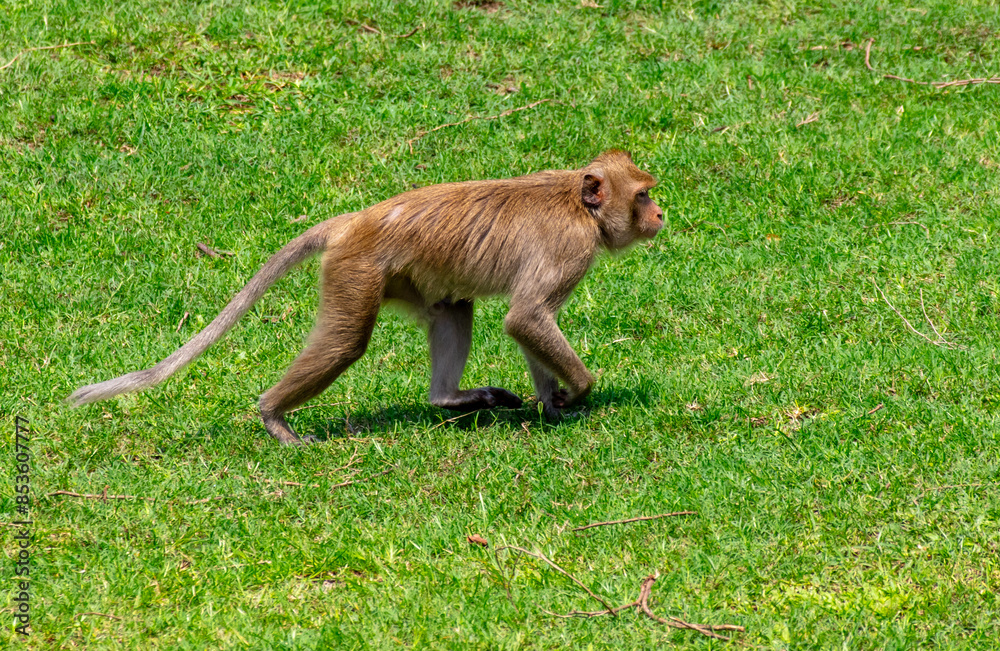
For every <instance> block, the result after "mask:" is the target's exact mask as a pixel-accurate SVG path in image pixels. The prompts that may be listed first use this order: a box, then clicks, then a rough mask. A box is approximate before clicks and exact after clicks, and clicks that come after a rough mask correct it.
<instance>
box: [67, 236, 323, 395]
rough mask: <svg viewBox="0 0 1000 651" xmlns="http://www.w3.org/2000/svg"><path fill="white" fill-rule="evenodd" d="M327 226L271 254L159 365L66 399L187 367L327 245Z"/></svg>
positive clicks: (133, 386) (146, 382)
mask: <svg viewBox="0 0 1000 651" xmlns="http://www.w3.org/2000/svg"><path fill="white" fill-rule="evenodd" d="M328 227H329V226H328V223H327V222H324V223H322V224H317V225H316V226H313V227H312V228H310V229H309V230H307V231H306V232H305V233H303V234H302V235H300V236H298V237H296V238H295V239H294V240H292V241H291V242H289V243H288V244H286V245H285V246H284V247H282V248H281V250H279V251H278V252H277V253H275V254H274V255H273V256H271V259H270V260H268V261H267V262H266V263H264V266H263V267H261V269H260V271H258V272H257V273H256V274H255V275H254V277H253V278H251V279H250V282H248V283H247V284H246V286H245V287H244V288H243V289H241V290H240V291H239V293H238V294H236V296H234V297H233V300H231V301H230V302H229V305H227V306H226V307H224V308H223V309H222V311H221V312H219V315H218V316H217V317H215V318H214V319H213V320H212V322H211V323H209V324H208V326H207V327H206V328H205V329H204V330H202V331H201V332H199V333H198V334H196V335H195V336H194V337H192V338H191V339H190V340H189V341H188V342H187V343H186V344H184V345H183V346H181V347H180V348H178V349H177V350H175V351H174V352H173V353H172V354H171V355H169V356H168V357H167V358H166V359H164V360H163V361H161V362H160V363H159V364H157V365H156V366H154V367H152V368H148V369H144V370H142V371H133V372H132V373H126V374H125V375H122V376H119V377H116V378H114V379H113V380H107V381H106V382H98V383H97V384H88V385H87V386H85V387H80V388H79V389H77V390H76V391H74V392H73V393H72V395H70V396H69V397H68V398H66V402H68V403H70V404H71V405H72V406H74V407H79V406H80V405H85V404H87V403H89V402H97V401H99V400H107V399H108V398H111V397H113V396H117V395H118V394H120V393H127V392H129V391H139V390H140V389H145V388H146V387H151V386H153V385H155V384H159V383H160V382H163V381H164V380H166V379H167V378H168V377H170V376H171V375H173V374H174V373H176V372H177V371H179V370H181V369H182V368H184V367H185V366H187V365H188V364H189V363H190V362H191V361H192V360H193V359H194V358H196V357H198V355H201V354H202V353H203V352H205V350H206V349H207V348H208V347H209V346H211V345H212V344H214V343H215V342H216V341H218V340H219V339H221V338H222V336H223V335H224V334H226V332H228V331H229V329H230V328H232V327H233V325H234V324H235V323H236V322H237V321H239V320H240V317H242V316H243V315H244V314H246V313H247V312H248V311H249V310H250V308H251V307H253V305H254V303H256V302H257V301H258V300H259V299H260V297H261V296H263V295H264V292H266V291H267V289H268V288H269V287H270V286H271V285H273V284H274V283H275V281H277V280H278V279H279V278H281V277H282V276H284V275H285V273H287V272H288V270H289V269H291V268H292V267H294V266H295V265H297V264H299V263H300V262H302V261H303V260H305V259H306V258H309V257H310V256H312V255H314V254H315V253H317V252H318V251H320V250H322V249H323V248H324V247H325V245H326V233H327V230H328Z"/></svg>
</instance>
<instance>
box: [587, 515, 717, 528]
mask: <svg viewBox="0 0 1000 651" xmlns="http://www.w3.org/2000/svg"><path fill="white" fill-rule="evenodd" d="M697 513H698V512H697V511H674V512H673V513H661V514H659V515H644V516H642V517H639V518H628V519H627V520H610V521H608V522H594V523H592V524H585V525H583V526H582V527H576V528H575V529H572V530H571V531H583V530H584V529H592V528H593V527H606V526H609V525H612V524H628V523H630V522H646V521H648V520H659V519H660V518H672V517H674V516H678V515H697Z"/></svg>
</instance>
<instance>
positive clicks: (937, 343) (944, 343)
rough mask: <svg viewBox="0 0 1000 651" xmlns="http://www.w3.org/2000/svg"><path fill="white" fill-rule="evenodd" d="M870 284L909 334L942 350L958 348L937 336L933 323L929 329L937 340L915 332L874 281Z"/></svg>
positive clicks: (917, 331)
mask: <svg viewBox="0 0 1000 651" xmlns="http://www.w3.org/2000/svg"><path fill="white" fill-rule="evenodd" d="M872 284H874V285H875V289H876V290H877V291H878V293H879V294H881V295H882V300H884V301H885V304H886V305H888V306H889V307H890V308H891V309H892V311H893V312H895V313H896V316H898V317H899V318H900V319H902V320H903V323H905V324H906V327H907V328H908V329H909V330H910V332H912V333H913V334H915V335H917V336H918V337H920V338H922V339H924V340H926V341H927V342H928V343H930V344H933V345H935V346H940V347H943V348H958V344H955V343H953V342H950V341H946V340H945V339H944V338H942V337H941V336H940V334H938V332H937V328H935V327H934V324H933V323H932V324H931V328H932V329H933V330H934V332H935V334H938V338H937V339H931V338H930V337H928V336H927V335H925V334H924V333H922V332H920V331H919V330H917V329H916V328H914V327H913V324H912V323H910V322H909V321H908V320H907V318H906V317H905V316H903V314H902V312H900V311H899V310H897V309H896V306H895V305H893V304H892V303H890V302H889V299H888V298H887V297H886V295H885V293H884V292H883V291H882V289H881V288H880V287H879V286H878V285H877V284H875V281H874V280H873V281H872ZM922 302H923V296H922V295H921V303H922ZM924 316H927V313H926V312H924ZM928 321H930V319H928Z"/></svg>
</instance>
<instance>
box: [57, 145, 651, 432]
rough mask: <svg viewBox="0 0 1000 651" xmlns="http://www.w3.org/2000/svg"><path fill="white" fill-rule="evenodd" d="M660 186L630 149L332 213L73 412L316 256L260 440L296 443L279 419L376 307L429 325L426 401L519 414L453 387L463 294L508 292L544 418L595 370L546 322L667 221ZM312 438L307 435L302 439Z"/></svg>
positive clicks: (315, 389)
mask: <svg viewBox="0 0 1000 651" xmlns="http://www.w3.org/2000/svg"><path fill="white" fill-rule="evenodd" d="M655 184H656V180H655V179H654V178H653V177H652V176H650V175H649V174H647V173H646V172H644V171H642V170H640V169H639V168H638V167H636V166H635V164H634V163H633V162H632V158H631V156H629V154H628V153H626V152H623V151H619V150H611V151H607V152H605V153H603V154H601V155H600V156H598V157H597V158H596V159H594V161H593V162H591V163H590V164H589V165H587V166H586V167H584V168H582V169H578V170H555V171H546V172H538V173H536V174H531V175H528V176H521V177H518V178H513V179H505V180H495V181H468V182H464V183H445V184H442V185H434V186H429V187H423V188H418V189H415V190H410V191H409V192H404V193H403V194H400V195H398V196H395V197H392V198H391V199H387V200H385V201H383V202H382V203H379V204H376V205H374V206H372V207H371V208H367V209H365V210H362V211H360V212H356V213H349V214H345V215H340V216H338V217H333V218H331V219H329V220H327V221H325V222H323V223H321V224H318V225H316V226H314V227H312V228H310V229H309V230H307V231H306V232H305V233H303V234H302V235H301V236H299V237H297V238H295V239H294V240H292V241H291V242H290V243H288V244H287V245H286V246H285V247H284V248H282V249H281V250H280V251H278V252H277V253H276V254H275V255H274V256H273V257H272V258H271V259H270V260H268V261H267V263H266V264H265V265H264V266H263V267H262V268H261V270H260V271H259V272H258V273H257V274H256V275H255V276H254V277H253V278H252V279H251V280H250V282H249V283H248V284H247V285H246V287H244V288H243V289H242V290H241V291H240V292H239V293H238V294H236V296H235V297H234V298H233V300H232V301H231V302H230V303H229V305H227V306H226V307H225V308H224V309H223V310H222V312H221V313H219V315H218V316H217V317H216V318H215V319H214V320H213V321H212V323H210V324H209V325H208V327H206V328H205V329H204V330H202V331H201V332H200V333H198V334H197V335H195V336H194V337H193V338H192V339H191V340H190V341H188V342H187V343H186V344H184V345H183V346H181V347H180V348H178V349H177V350H176V351H175V352H174V353H173V354H171V355H170V356H169V357H167V358H166V359H164V360H163V361H161V362H160V363H158V364H156V365H155V366H153V367H152V368H150V369H146V370H142V371H135V372H133V373H128V374H126V375H122V376H121V377H118V378H115V379H113V380H108V381H106V382H101V383H99V384H91V385H89V386H85V387H82V388H80V389H77V390H76V391H75V392H74V393H73V394H72V395H71V396H69V398H67V400H68V401H69V402H70V403H72V404H73V405H82V404H86V403H89V402H95V401H98V400H106V399H107V398H110V397H112V396H116V395H118V394H120V393H125V392H127V391H137V390H139V389H143V388H145V387H148V386H152V385H154V384H158V383H160V382H162V381H163V380H165V379H167V378H168V377H170V376H171V375H173V374H174V373H176V372H177V371H178V370H180V369H181V368H183V367H184V366H185V365H186V364H188V363H189V362H191V360H193V359H194V358H195V357H197V356H198V355H200V354H201V353H202V352H204V351H205V349H207V348H208V347H209V346H210V345H212V344H213V343H214V342H215V341H217V340H218V339H219V338H221V337H222V336H223V335H224V334H225V333H226V332H227V331H228V330H229V328H231V327H232V326H233V324H235V323H236V321H237V320H239V318H240V317H242V316H243V315H244V314H246V312H247V311H248V310H249V309H250V308H251V306H253V304H254V303H255V302H256V301H257V300H258V299H259V298H260V297H261V295H263V293H264V292H265V291H266V290H267V288H268V287H270V286H271V285H272V284H273V283H274V282H275V281H276V280H277V279H278V278H280V277H281V276H282V275H284V274H285V272H287V271H288V270H289V269H291V268H292V267H294V266H295V265H296V264H298V263H299V262H301V261H302V260H304V259H306V258H307V257H309V256H311V255H313V254H314V253H317V252H319V251H323V252H324V253H323V260H322V270H321V272H320V276H321V278H320V280H321V287H320V304H319V315H318V317H317V320H316V326H315V328H314V329H313V332H312V335H311V336H310V339H309V342H308V344H307V345H306V347H305V350H303V351H302V353H301V354H300V355H299V356H298V357H297V358H296V359H295V361H294V362H293V363H292V365H291V367H290V368H289V369H288V371H286V373H285V376H284V377H283V378H282V379H281V381H279V382H278V383H277V384H275V385H274V386H273V387H271V388H270V389H269V390H268V391H267V392H266V393H265V394H264V395H263V396H261V398H260V414H261V418H262V420H263V422H264V427H265V428H267V431H268V433H269V434H270V435H271V436H273V437H274V438H276V439H277V440H278V441H280V442H281V443H282V444H286V445H287V444H299V443H302V442H303V440H302V439H300V438H299V437H298V435H296V434H295V432H294V431H292V429H291V427H289V425H288V423H287V422H285V414H286V413H287V412H288V411H290V410H291V409H294V408H295V407H297V406H298V405H300V404H302V403H304V402H305V401H307V400H309V399H310V398H313V397H315V396H316V395H318V394H319V393H321V392H322V391H323V390H324V389H326V387H328V386H329V385H330V383H332V382H333V381H334V380H336V379H337V377H338V376H340V374H341V373H343V372H344V371H346V370H347V367H349V366H350V365H351V364H353V363H354V362H355V361H356V360H357V359H358V358H360V357H361V356H362V355H363V354H364V352H365V349H366V348H367V347H368V340H369V338H370V337H371V334H372V329H373V328H374V327H375V318H376V316H377V315H378V312H379V309H380V308H381V306H382V304H383V303H386V302H388V301H401V302H404V303H407V304H409V305H410V306H411V307H413V308H415V310H416V312H417V313H418V314H421V315H422V316H423V317H424V318H425V319H426V320H427V322H428V325H429V334H428V339H429V341H430V354H431V388H430V401H431V403H433V404H435V405H437V406H439V407H444V408H446V409H453V410H456V411H472V410H476V409H487V408H490V407H520V406H521V399H520V398H519V397H518V396H517V395H515V394H513V393H511V392H510V391H507V390H506V389H500V388H497V387H480V388H478V389H460V388H459V381H460V380H461V378H462V372H463V371H464V369H465V363H466V360H467V359H468V356H469V348H470V345H471V340H472V307H473V303H472V302H473V299H475V298H478V297H484V296H492V295H495V294H503V295H507V296H509V297H510V311H509V312H508V313H507V316H506V317H505V319H504V328H505V330H506V332H507V334H509V335H510V336H511V337H513V338H514V340H515V341H516V342H517V343H518V345H519V346H520V348H521V351H522V352H523V353H524V357H525V359H526V360H527V362H528V368H529V370H530V371H531V378H532V381H533V383H534V386H535V394H536V395H537V396H538V400H539V401H540V402H541V403H542V405H543V408H544V413H545V415H546V416H547V417H549V418H557V417H558V416H559V413H560V411H561V410H562V409H563V408H565V407H567V406H568V405H571V404H573V403H574V402H576V401H578V400H581V399H583V398H584V397H585V396H586V395H587V394H588V393H590V390H591V388H592V387H593V385H594V376H593V375H591V374H590V372H589V371H588V370H587V367H585V366H584V365H583V362H581V361H580V358H579V357H577V355H576V353H575V352H574V351H573V349H572V348H571V347H570V345H569V343H568V342H567V341H566V338H565V337H564V336H563V334H562V332H561V331H560V330H559V327H558V326H557V325H556V314H557V312H558V311H559V309H560V307H561V306H562V304H563V302H564V301H565V300H566V298H567V297H568V296H569V294H570V292H572V291H573V288H574V287H575V286H576V284H577V283H578V282H580V279H581V278H583V275H584V274H585V273H586V271H587V269H588V268H589V267H590V265H591V263H592V262H593V260H594V256H595V255H596V254H597V252H598V250H599V249H600V248H605V249H610V250H615V249H621V248H623V247H626V246H628V245H629V244H631V243H632V242H634V241H635V240H637V239H644V238H650V237H653V236H654V235H655V234H656V232H657V231H659V230H660V228H661V227H662V226H663V213H662V211H661V210H660V208H659V207H658V206H657V205H656V204H655V203H654V202H653V201H652V200H651V199H650V198H649V189H650V188H652V187H653V186H654V185H655ZM310 440H312V437H307V438H306V441H310Z"/></svg>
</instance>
